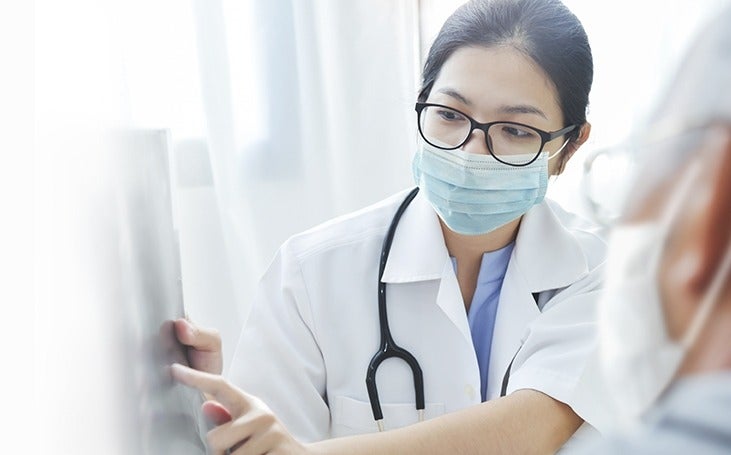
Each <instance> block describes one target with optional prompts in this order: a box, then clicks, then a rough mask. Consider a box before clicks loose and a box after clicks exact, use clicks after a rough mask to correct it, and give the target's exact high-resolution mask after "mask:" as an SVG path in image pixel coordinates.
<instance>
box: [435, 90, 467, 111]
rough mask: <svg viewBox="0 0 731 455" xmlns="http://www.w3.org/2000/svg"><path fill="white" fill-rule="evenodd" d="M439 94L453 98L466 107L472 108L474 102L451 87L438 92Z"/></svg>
mask: <svg viewBox="0 0 731 455" xmlns="http://www.w3.org/2000/svg"><path fill="white" fill-rule="evenodd" d="M437 93H444V94H445V95H447V96H451V97H452V98H454V99H456V100H457V101H459V102H460V103H462V104H464V105H465V106H469V107H472V101H470V100H468V99H467V98H465V97H464V96H463V95H462V94H461V93H459V92H458V91H457V90H455V89H453V88H450V87H443V88H440V89H439V90H437Z"/></svg>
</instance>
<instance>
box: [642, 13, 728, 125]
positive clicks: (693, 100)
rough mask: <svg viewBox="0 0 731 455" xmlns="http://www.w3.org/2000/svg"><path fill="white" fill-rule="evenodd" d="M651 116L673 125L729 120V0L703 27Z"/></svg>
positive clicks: (702, 123)
mask: <svg viewBox="0 0 731 455" xmlns="http://www.w3.org/2000/svg"><path fill="white" fill-rule="evenodd" d="M669 87H670V90H669V91H668V92H667V94H666V97H665V99H664V101H663V102H662V103H661V104H660V105H659V110H658V111H657V112H656V113H655V115H654V118H655V119H657V120H659V121H660V123H663V124H665V123H670V124H672V125H673V127H676V128H683V127H686V128H688V127H694V126H702V125H706V124H708V123H710V122H713V121H717V120H725V121H729V122H731V3H729V4H727V5H726V7H724V8H723V10H722V12H721V13H720V14H718V15H717V16H716V17H714V19H713V20H712V21H711V22H710V23H709V24H708V25H707V26H706V27H703V28H702V29H701V31H700V33H699V35H698V37H697V38H696V40H695V41H694V42H693V44H692V45H691V47H690V48H689V50H688V53H687V54H686V55H685V58H684V59H683V60H682V63H681V66H680V68H679V70H678V73H677V74H676V76H675V79H674V80H673V82H672V84H671V85H670V86H669Z"/></svg>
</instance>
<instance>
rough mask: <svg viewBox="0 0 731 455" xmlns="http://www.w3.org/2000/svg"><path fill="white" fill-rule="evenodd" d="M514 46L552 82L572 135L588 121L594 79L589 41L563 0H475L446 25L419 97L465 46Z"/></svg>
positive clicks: (432, 51)
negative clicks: (571, 129) (444, 66)
mask: <svg viewBox="0 0 731 455" xmlns="http://www.w3.org/2000/svg"><path fill="white" fill-rule="evenodd" d="M468 46H473V47H475V46H481V47H492V46H511V47H513V48H515V49H517V50H518V51H520V52H523V53H524V54H525V55H527V56H528V57H530V58H531V59H532V60H533V61H534V62H535V63H536V64H537V65H538V66H539V67H540V68H542V69H543V71H544V72H545V73H546V75H547V76H548V78H549V79H550V80H551V82H553V85H554V86H555V87H556V91H557V93H558V98H559V99H558V102H559V105H560V107H561V111H562V113H563V116H564V122H565V124H566V125H577V128H576V129H574V131H572V132H571V133H569V135H568V136H569V138H571V139H572V140H574V139H576V138H577V137H578V135H579V127H581V126H582V125H583V124H584V123H586V109H587V106H588V104H589V91H590V90H591V83H592V79H593V77H594V64H593V61H592V57H591V48H590V47H589V39H588V38H587V36H586V32H585V31H584V27H583V26H582V25H581V22H579V19H578V18H577V17H576V16H575V15H574V14H573V13H572V12H571V11H569V9H568V8H566V6H565V5H564V4H563V3H561V2H560V1H559V0H472V1H470V2H468V3H466V4H464V5H462V6H460V7H459V8H458V9H457V10H456V11H455V12H454V13H453V14H452V15H451V16H450V17H449V18H448V19H447V21H446V22H445V23H444V25H443V26H442V28H441V30H440V31H439V34H438V35H437V37H436V39H435V40H434V43H433V44H432V46H431V49H430V50H429V55H428V57H427V59H426V63H425V64H424V72H423V79H422V86H421V90H420V91H419V96H418V99H419V101H420V102H424V101H426V99H427V98H428V97H429V93H430V92H431V89H432V87H433V86H434V81H435V80H436V79H437V76H439V71H440V70H441V69H442V66H443V65H444V62H445V61H446V60H447V59H448V58H449V57H450V56H451V55H452V53H454V51H456V50H457V49H460V48H462V47H468Z"/></svg>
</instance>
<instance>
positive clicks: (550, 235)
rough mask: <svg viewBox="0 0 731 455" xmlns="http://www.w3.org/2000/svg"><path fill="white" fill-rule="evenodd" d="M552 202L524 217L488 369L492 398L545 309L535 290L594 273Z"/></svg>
mask: <svg viewBox="0 0 731 455" xmlns="http://www.w3.org/2000/svg"><path fill="white" fill-rule="evenodd" d="M552 204H553V203H551V202H549V201H544V202H542V203H540V204H538V205H536V206H534V207H533V208H531V210H529V211H528V213H526V214H525V216H524V217H523V220H522V221H521V225H520V229H519V231H518V236H517V238H516V241H515V248H514V249H513V253H512V256H511V258H510V262H509V264H508V268H507V270H506V273H505V278H504V280H503V286H502V289H501V291H500V304H499V306H498V311H497V315H496V320H495V329H494V332H493V339H492V348H491V355H490V366H489V373H488V375H489V377H488V386H487V387H488V389H487V392H488V397H490V398H495V397H497V396H499V394H500V389H501V386H502V382H503V377H504V375H505V372H506V370H507V368H508V365H509V364H510V362H511V361H512V359H513V357H514V356H515V354H516V352H518V349H519V348H520V346H521V344H522V343H523V341H524V337H525V336H526V334H527V332H528V327H529V325H530V324H531V322H532V321H533V320H535V319H536V318H537V317H538V316H539V314H540V309H539V308H538V305H537V303H536V301H535V299H534V298H533V293H538V292H541V291H547V290H552V289H560V288H563V287H566V286H569V285H571V284H572V283H575V282H576V281H578V280H579V279H581V277H583V276H584V275H586V274H587V273H588V266H587V262H586V257H585V256H584V253H583V250H582V248H581V245H580V244H579V243H578V241H577V239H576V238H575V237H574V236H573V235H572V234H571V232H570V231H569V230H568V229H567V228H566V227H565V226H564V225H563V224H562V222H561V216H560V212H558V211H560V209H556V211H555V210H554V207H553V206H552Z"/></svg>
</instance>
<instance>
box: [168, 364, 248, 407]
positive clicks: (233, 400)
mask: <svg viewBox="0 0 731 455" xmlns="http://www.w3.org/2000/svg"><path fill="white" fill-rule="evenodd" d="M170 372H171V374H172V376H173V379H175V380H176V381H178V382H180V383H181V384H185V385H187V386H189V387H193V388H196V389H198V390H200V391H201V392H204V393H207V394H209V395H211V396H213V397H214V398H215V399H216V401H218V402H220V403H221V404H222V405H223V406H225V407H226V409H228V410H229V412H230V413H231V415H232V416H233V417H234V418H236V417H239V416H241V415H242V414H244V413H246V412H248V410H249V409H250V408H251V402H250V398H249V396H248V395H247V394H246V393H244V391H242V390H241V389H239V388H238V387H236V386H234V385H232V384H230V383H229V382H228V381H226V380H225V379H223V377H221V376H219V375H216V374H211V373H205V372H203V371H198V370H194V369H192V368H188V367H186V366H184V365H180V364H178V363H174V364H172V365H171V366H170Z"/></svg>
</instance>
